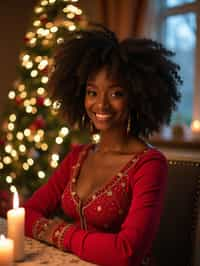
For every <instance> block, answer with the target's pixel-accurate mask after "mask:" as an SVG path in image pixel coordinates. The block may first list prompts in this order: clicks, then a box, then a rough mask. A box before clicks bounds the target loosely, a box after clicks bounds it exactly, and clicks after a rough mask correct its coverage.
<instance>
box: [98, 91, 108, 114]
mask: <svg viewBox="0 0 200 266" xmlns="http://www.w3.org/2000/svg"><path fill="white" fill-rule="evenodd" d="M97 104H98V107H99V108H101V109H102V110H107V109H108V107H109V99H108V96H107V95H106V94H105V93H101V94H100V95H99V97H98V100H97Z"/></svg>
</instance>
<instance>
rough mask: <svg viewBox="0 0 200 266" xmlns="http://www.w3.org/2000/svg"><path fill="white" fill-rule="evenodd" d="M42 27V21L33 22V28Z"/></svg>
mask: <svg viewBox="0 0 200 266" xmlns="http://www.w3.org/2000/svg"><path fill="white" fill-rule="evenodd" d="M40 25H41V21H40V20H35V21H33V26H34V27H39V26H40Z"/></svg>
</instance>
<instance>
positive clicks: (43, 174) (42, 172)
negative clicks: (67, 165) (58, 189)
mask: <svg viewBox="0 0 200 266" xmlns="http://www.w3.org/2000/svg"><path fill="white" fill-rule="evenodd" d="M38 177H39V178H40V179H43V178H45V172H44V171H38Z"/></svg>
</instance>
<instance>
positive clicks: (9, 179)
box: [6, 175, 12, 184]
mask: <svg viewBox="0 0 200 266" xmlns="http://www.w3.org/2000/svg"><path fill="white" fill-rule="evenodd" d="M6 182H7V183H8V184H11V183H12V177H11V176H9V175H8V176H7V177H6Z"/></svg>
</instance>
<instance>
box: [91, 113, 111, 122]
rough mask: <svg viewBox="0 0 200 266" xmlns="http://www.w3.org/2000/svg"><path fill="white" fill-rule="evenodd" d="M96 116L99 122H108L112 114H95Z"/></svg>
mask: <svg viewBox="0 0 200 266" xmlns="http://www.w3.org/2000/svg"><path fill="white" fill-rule="evenodd" d="M95 116H96V118H97V119H98V120H100V121H105V120H108V119H109V118H110V117H111V116H112V115H111V114H98V113H95Z"/></svg>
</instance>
